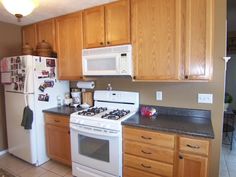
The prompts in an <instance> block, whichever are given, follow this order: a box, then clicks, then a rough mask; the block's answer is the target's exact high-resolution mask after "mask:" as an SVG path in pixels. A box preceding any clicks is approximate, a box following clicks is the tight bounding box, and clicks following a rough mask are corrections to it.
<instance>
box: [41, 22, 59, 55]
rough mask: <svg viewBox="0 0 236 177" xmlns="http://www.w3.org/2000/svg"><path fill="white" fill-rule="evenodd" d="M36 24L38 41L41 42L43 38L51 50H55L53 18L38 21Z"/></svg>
mask: <svg viewBox="0 0 236 177" xmlns="http://www.w3.org/2000/svg"><path fill="white" fill-rule="evenodd" d="M36 25H37V37H38V41H39V42H42V41H43V40H45V41H46V42H48V43H50V44H51V46H52V48H53V50H54V51H55V46H56V38H55V20H54V19H49V20H45V21H42V22H39V23H37V24H36Z"/></svg>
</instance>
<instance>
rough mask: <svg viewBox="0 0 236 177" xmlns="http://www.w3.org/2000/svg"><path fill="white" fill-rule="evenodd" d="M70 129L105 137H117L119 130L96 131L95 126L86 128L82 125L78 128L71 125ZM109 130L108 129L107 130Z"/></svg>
mask: <svg viewBox="0 0 236 177" xmlns="http://www.w3.org/2000/svg"><path fill="white" fill-rule="evenodd" d="M70 129H71V130H74V131H76V132H78V133H81V134H84V135H88V134H90V135H98V136H107V137H119V134H120V133H119V132H116V133H105V132H102V131H96V128H91V129H89V128H88V129H86V128H84V127H81V128H80V130H78V128H75V127H73V126H72V125H71V126H70ZM107 131H110V130H107Z"/></svg>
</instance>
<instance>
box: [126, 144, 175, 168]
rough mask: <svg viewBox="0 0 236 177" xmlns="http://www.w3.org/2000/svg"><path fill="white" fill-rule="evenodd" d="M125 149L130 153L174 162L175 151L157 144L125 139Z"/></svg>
mask: <svg viewBox="0 0 236 177" xmlns="http://www.w3.org/2000/svg"><path fill="white" fill-rule="evenodd" d="M123 151H124V152H125V153H128V154H132V155H136V156H140V157H144V158H148V159H151V160H157V161H162V162H166V163H171V164H173V163H174V151H173V150H170V149H166V148H160V147H157V146H155V145H149V144H141V143H138V142H134V141H128V140H125V141H124V143H123Z"/></svg>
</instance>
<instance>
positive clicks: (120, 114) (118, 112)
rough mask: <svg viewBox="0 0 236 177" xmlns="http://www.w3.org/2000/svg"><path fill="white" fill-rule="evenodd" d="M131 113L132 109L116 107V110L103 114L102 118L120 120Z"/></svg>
mask: <svg viewBox="0 0 236 177" xmlns="http://www.w3.org/2000/svg"><path fill="white" fill-rule="evenodd" d="M129 113H130V110H124V109H122V110H119V109H116V110H113V111H111V112H109V113H107V114H104V115H102V116H101V118H103V119H111V120H118V119H120V118H122V117H124V116H126V115H127V114H129Z"/></svg>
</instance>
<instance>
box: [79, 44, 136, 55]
mask: <svg viewBox="0 0 236 177" xmlns="http://www.w3.org/2000/svg"><path fill="white" fill-rule="evenodd" d="M131 49H132V47H131V45H122V46H114V47H103V48H94V49H83V54H82V55H83V56H88V55H103V54H109V53H125V52H131Z"/></svg>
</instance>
